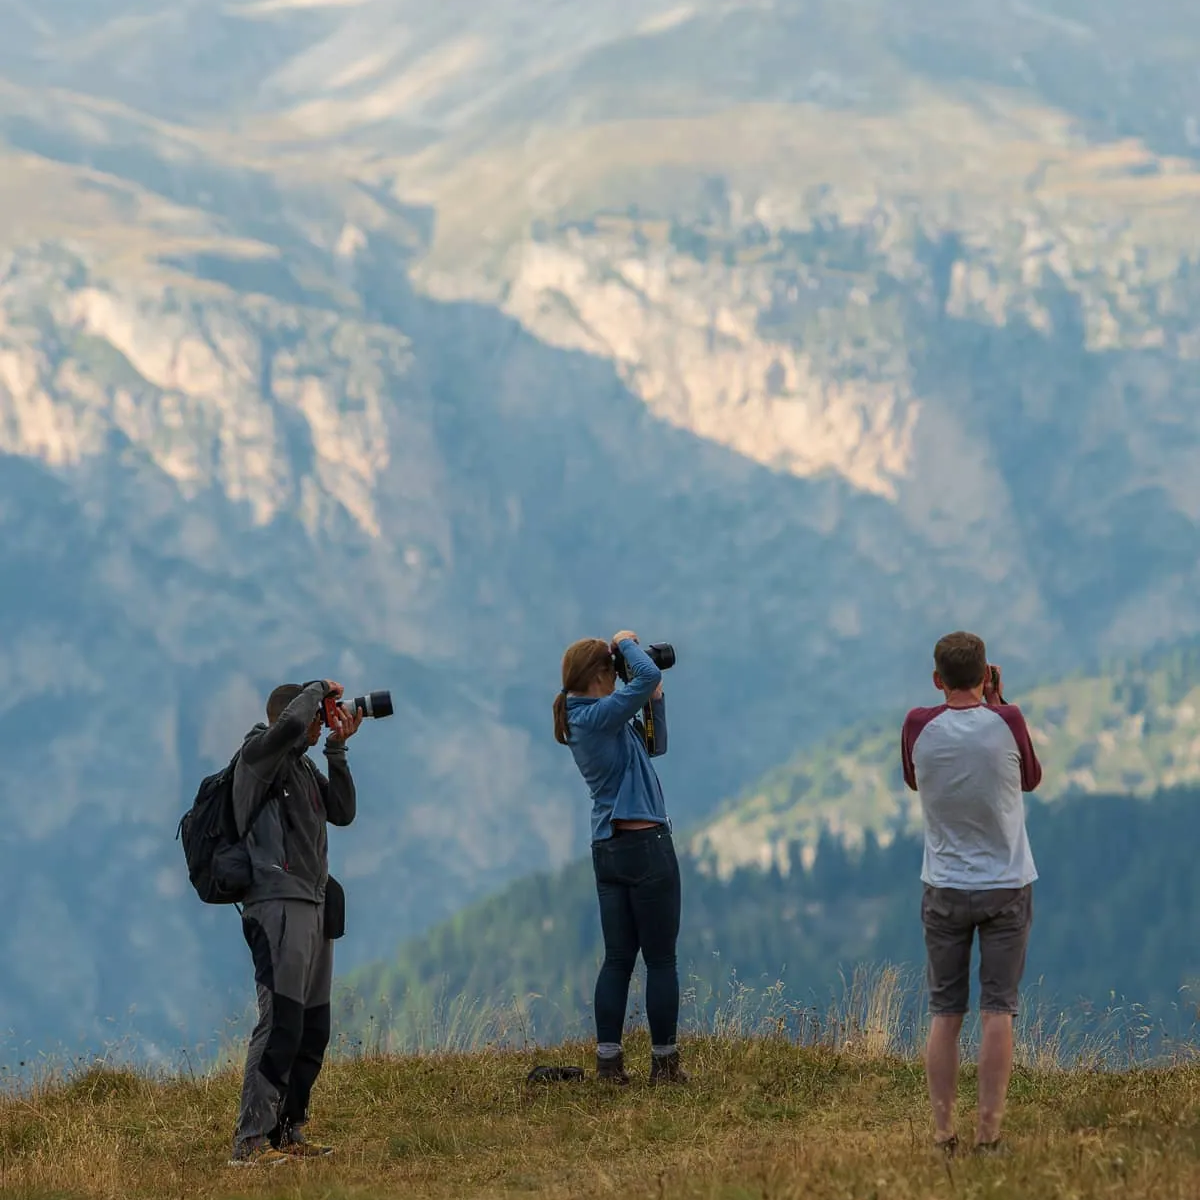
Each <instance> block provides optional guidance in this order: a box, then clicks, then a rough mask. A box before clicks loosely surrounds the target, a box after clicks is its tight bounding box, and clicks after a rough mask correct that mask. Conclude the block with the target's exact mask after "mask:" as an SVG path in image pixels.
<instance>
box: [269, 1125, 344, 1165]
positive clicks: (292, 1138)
mask: <svg viewBox="0 0 1200 1200" xmlns="http://www.w3.org/2000/svg"><path fill="white" fill-rule="evenodd" d="M279 1149H280V1150H281V1151H282V1152H283V1153H284V1154H286V1155H288V1156H289V1157H291V1158H328V1157H329V1155H331V1154H332V1153H333V1147H332V1146H322V1145H321V1143H320V1142H310V1141H309V1140H308V1138H306V1137H305V1136H304V1134H303V1133H302V1132H301V1131H300V1130H299V1129H289V1130H288V1131H287V1133H286V1134H285V1135H284V1137H283V1138H282V1139H281V1141H280V1143H279Z"/></svg>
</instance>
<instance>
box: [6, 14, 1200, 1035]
mask: <svg viewBox="0 0 1200 1200" xmlns="http://www.w3.org/2000/svg"><path fill="white" fill-rule="evenodd" d="M1048 15H1049V16H1050V17H1051V18H1052V19H1050V20H1047V16H1048ZM468 17H469V18H470V20H469V21H468V19H467V18H468ZM1064 21H1066V22H1067V23H1068V24H1067V25H1065V26H1064V25H1063V22H1064ZM1072 22H1074V24H1072ZM1081 22H1083V23H1084V24H1085V25H1086V29H1085V31H1084V32H1083V33H1081V32H1080V23H1081ZM1196 32H1197V31H1196V22H1195V18H1194V17H1193V16H1192V15H1190V14H1188V13H1176V14H1175V15H1174V17H1172V18H1171V19H1170V20H1168V9H1167V8H1166V6H1163V5H1158V4H1151V5H1150V6H1148V7H1146V8H1145V9H1144V10H1143V11H1139V12H1138V13H1136V14H1129V13H1127V12H1125V10H1122V9H1119V8H1117V6H1115V5H1114V6H1103V7H1100V8H1095V7H1093V8H1092V9H1091V10H1089V14H1088V15H1087V17H1086V18H1084V17H1081V16H1080V14H1079V13H1078V12H1075V11H1074V10H1071V9H1068V8H1067V7H1064V6H1062V5H1060V6H1058V7H1057V8H1054V9H1042V10H1036V11H1034V10H1024V9H1023V10H1021V11H1019V12H1016V11H1014V12H1013V13H997V12H993V11H992V10H991V9H989V8H986V7H985V6H983V5H972V6H968V7H965V8H964V7H962V6H953V7H952V6H950V5H948V4H938V5H933V6H927V5H926V6H922V5H917V4H916V3H911V4H900V5H893V4H887V5H885V4H882V3H878V4H876V3H863V4H860V5H858V6H857V7H856V8H855V10H854V11H853V12H851V10H848V9H846V8H845V7H844V6H839V5H833V4H817V3H811V4H806V5H799V4H786V5H785V4H768V3H759V4H737V3H718V2H717V0H711V2H707V3H702V4H696V5H692V6H690V7H681V6H678V5H676V4H674V3H665V2H662V3H658V2H657V0H656V3H654V4H651V5H647V4H633V3H622V4H613V5H608V6H606V7H605V8H604V10H603V12H600V11H597V12H595V13H590V14H588V15H586V17H585V16H583V15H581V14H580V11H579V10H578V9H577V8H576V7H575V6H566V5H562V4H552V3H549V2H548V0H546V2H541V0H506V2H505V3H502V4H498V5H493V6H490V7H489V8H488V9H487V11H486V12H483V11H482V10H480V9H479V8H478V6H473V7H471V8H470V9H469V10H468V8H467V6H465V5H462V4H446V5H440V6H429V5H417V4H415V3H412V2H409V0H367V2H364V3H360V4H353V5H344V4H328V3H327V4H312V3H303V4H297V3H292V2H282V0H269V2H262V3H249V4H240V5H226V4H223V3H217V2H216V0H192V2H191V3H187V4H180V5H172V6H168V5H165V4H162V3H154V2H151V0H103V2H100V0H97V2H95V3H92V2H91V0H89V2H88V3H86V4H85V3H82V2H80V0H72V2H68V0H55V2H54V3H47V4H44V5H42V6H40V8H39V9H38V10H37V11H36V12H34V11H32V10H30V9H29V7H28V6H20V7H17V8H9V9H7V10H5V12H4V13H3V14H0V76H2V77H3V85H2V86H0V213H2V214H3V217H4V220H3V222H0V454H3V456H4V457H3V458H0V522H2V523H3V529H2V536H0V580H2V581H3V582H2V584H0V612H2V613H3V614H4V616H5V618H6V635H7V636H6V639H5V642H4V645H3V649H2V655H3V660H4V663H5V667H6V675H5V678H6V681H7V683H8V685H9V686H8V687H7V689H6V695H7V697H8V699H7V700H6V701H5V702H4V705H5V708H4V711H5V712H7V713H10V714H11V720H12V722H13V724H14V729H15V730H19V731H20V734H19V736H18V737H17V738H16V741H17V745H16V746H15V748H14V751H13V754H12V756H11V764H10V770H9V771H8V772H6V775H5V778H4V782H3V784H0V809H2V810H3V812H4V813H5V814H6V815H7V816H8V817H9V820H8V821H6V822H5V825H4V832H3V834H2V835H0V838H2V839H3V840H2V841H0V845H3V853H4V856H5V860H6V861H9V862H13V863H19V864H20V868H21V870H20V872H19V874H20V886H21V888H22V892H21V894H22V895H23V896H25V897H26V903H25V905H24V906H23V908H22V913H23V916H22V924H21V927H20V929H21V932H20V933H19V936H18V934H17V933H16V932H7V933H0V949H3V950H4V952H5V953H7V954H10V955H18V954H23V955H27V956H29V957H28V962H29V963H30V964H31V965H30V966H29V968H28V972H27V974H28V978H27V981H26V983H25V984H24V985H23V990H21V991H19V992H18V991H17V989H15V988H14V989H12V990H11V991H9V992H6V993H5V995H4V996H3V997H2V998H0V1025H3V1026H5V1027H9V1026H11V1027H12V1028H14V1029H17V1030H19V1031H20V1036H22V1037H30V1038H35V1039H36V1038H38V1037H42V1036H55V1037H62V1038H66V1039H68V1040H72V1039H75V1038H77V1037H86V1038H90V1039H92V1040H93V1041H95V1040H96V1039H101V1040H102V1039H103V1037H104V1032H105V1029H106V1024H105V1022H106V1019H107V1018H109V1017H111V1016H113V1015H114V1014H115V1013H121V1012H126V1011H127V1010H128V1009H129V1007H130V1006H131V1005H136V1006H137V1020H138V1022H139V1023H141V1024H142V1026H143V1030H142V1031H143V1036H144V1037H145V1038H147V1039H149V1040H152V1041H153V1042H154V1043H155V1044H156V1045H158V1046H160V1047H162V1048H163V1049H164V1052H166V1051H167V1050H169V1048H170V1047H171V1046H172V1045H173V1044H177V1043H178V1041H179V1040H180V1039H181V1038H185V1037H192V1036H198V1035H199V1031H201V1030H207V1029H209V1028H211V1027H212V1025H213V1024H214V1023H215V1022H217V1021H218V1020H219V1018H220V1016H221V1015H223V1013H225V1012H226V1011H228V1009H229V1007H230V1005H232V1004H233V1003H235V998H238V999H240V998H244V997H245V995H246V989H245V987H244V974H245V964H244V963H243V961H242V959H243V958H244V952H243V951H242V949H241V946H240V944H239V940H238V934H237V932H236V923H235V922H234V921H233V919H232V918H231V917H230V915H229V914H224V913H207V912H201V911H200V910H199V908H198V905H197V904H196V903H195V902H194V900H193V899H192V898H191V897H190V896H188V895H187V894H186V893H185V892H184V891H183V884H182V870H181V868H182V862H181V858H180V856H179V854H178V850H177V848H176V847H175V846H174V845H173V843H172V842H171V840H170V836H171V834H173V832H174V825H175V822H176V820H177V818H178V814H179V811H180V810H181V809H182V807H183V805H184V804H185V803H186V802H187V800H188V799H189V797H190V795H191V792H192V790H193V788H194V785H195V782H196V780H197V779H198V777H199V775H200V774H201V773H202V772H203V771H205V770H208V769H211V768H212V767H213V766H214V765H216V764H217V763H219V762H222V761H224V759H225V758H226V756H227V755H228V753H229V751H230V748H231V747H232V746H233V745H235V744H236V741H237V739H238V737H239V736H240V734H241V732H242V730H243V728H244V727H245V726H246V725H247V724H249V723H250V722H251V721H252V720H254V719H256V718H257V716H258V712H259V710H260V707H261V699H262V696H263V695H264V694H265V693H266V691H267V690H269V688H270V687H271V686H272V685H274V684H275V683H276V682H278V681H279V680H280V679H281V678H308V677H312V676H314V675H316V674H318V673H319V674H326V673H330V672H332V673H334V674H338V675H342V676H344V677H345V682H346V683H347V685H348V686H350V687H352V688H354V689H355V690H357V689H359V688H365V687H385V686H391V687H392V688H393V689H394V691H395V692H396V695H397V700H398V712H397V716H396V717H395V718H394V719H393V720H392V721H391V722H385V723H383V724H381V725H377V726H376V725H372V726H370V727H368V728H366V729H364V730H363V731H362V733H361V734H360V735H359V737H358V739H356V742H355V743H354V762H355V766H356V771H357V772H358V775H359V779H360V783H361V790H362V794H363V805H362V814H363V815H362V818H361V820H360V822H359V823H358V824H357V825H356V826H355V827H354V828H353V829H351V830H349V831H346V833H345V834H339V836H338V837H337V838H336V839H335V863H334V868H335V871H337V872H338V873H339V874H340V875H341V876H343V877H344V878H345V879H346V881H347V882H348V884H349V885H350V893H351V894H350V903H351V913H350V933H349V934H348V936H347V938H346V940H345V942H343V944H342V946H341V947H340V948H339V950H340V953H341V955H342V959H343V961H344V962H345V963H347V964H355V963H363V962H366V961H369V960H371V959H373V958H377V957H379V956H380V955H382V954H383V953H385V952H386V951H387V950H389V949H390V948H391V947H392V946H393V945H394V944H395V942H396V940H397V939H398V938H401V937H404V936H407V935H409V934H412V933H415V932H417V931H419V930H421V929H423V928H426V927H427V926H428V925H429V924H431V923H432V922H435V921H437V920H439V919H441V918H443V917H445V916H447V915H448V914H450V913H451V912H453V911H455V909H457V908H458V907H459V906H461V905H462V904H464V903H467V902H469V901H471V900H473V899H475V898H477V897H479V896H481V895H484V894H486V893H487V892H488V891H489V890H491V889H493V888H495V887H497V886H499V885H500V884H502V883H503V881H505V880H507V879H510V878H512V877H513V876H516V875H519V874H521V873H523V872H525V871H526V870H528V869H529V867H530V866H531V865H533V864H535V863H543V862H544V863H546V864H549V865H556V864H561V863H563V862H566V861H568V860H569V859H570V858H571V857H572V856H573V855H574V854H576V853H577V852H578V851H579V850H580V849H581V848H582V847H583V845H584V842H585V838H586V813H585V811H584V802H583V797H582V796H581V794H580V792H579V788H578V783H577V781H576V780H575V778H574V776H573V774H572V771H571V769H570V763H569V760H566V759H565V758H564V755H563V754H562V752H561V750H560V748H558V747H556V746H554V745H553V743H552V741H551V739H550V738H549V735H548V704H549V699H550V697H551V696H552V695H553V691H554V689H555V687H556V684H557V670H558V656H559V654H560V652H561V648H562V647H563V646H564V645H565V644H566V643H567V642H568V641H569V640H571V639H572V638H574V637H576V636H578V635H580V634H582V633H586V632H596V631H599V632H602V633H603V632H607V631H608V630H610V629H611V628H616V627H617V626H619V625H622V624H631V625H633V626H634V627H635V628H638V629H639V630H640V631H641V632H642V633H643V634H644V635H645V636H647V637H654V638H660V637H661V638H670V639H671V640H672V641H674V642H675V643H676V644H677V645H678V646H679V648H680V665H679V667H678V668H676V671H675V672H674V673H673V674H672V676H671V677H670V681H669V682H670V695H671V701H670V702H671V711H672V722H673V730H672V740H673V751H672V756H671V760H672V761H671V762H670V763H668V764H666V765H665V767H664V773H665V775H666V777H667V783H668V787H669V789H670V793H671V796H672V798H673V799H672V804H673V809H674V811H675V813H676V816H677V818H678V819H679V820H680V821H681V822H682V823H684V824H686V825H688V826H696V825H698V824H699V823H701V822H702V821H703V820H704V819H705V818H706V817H707V816H709V815H710V814H711V813H712V811H713V810H714V808H715V807H716V806H717V804H718V802H719V801H720V800H721V799H722V798H723V797H726V796H729V795H735V794H739V793H740V792H742V791H743V789H745V788H746V787H747V786H748V785H749V784H750V782H751V781H753V780H754V779H757V778H759V777H760V776H761V775H762V772H763V770H764V769H765V768H766V767H768V766H770V765H771V764H774V763H777V762H779V761H780V760H781V759H783V758H784V756H785V755H787V754H790V753H792V752H793V751H794V750H795V748H796V746H797V744H815V743H817V742H819V740H820V739H821V737H822V736H823V735H825V734H828V733H831V732H832V731H835V730H837V729H839V728H842V727H844V726H845V724H846V723H847V722H851V721H855V720H859V719H862V718H864V717H867V716H869V715H871V714H872V713H874V712H875V711H876V710H877V707H878V702H879V699H878V698H879V696H880V695H888V696H895V695H900V694H902V690H903V689H906V688H907V687H909V686H911V680H912V679H914V678H917V677H919V675H920V674H922V673H923V672H924V671H925V669H926V657H927V651H926V649H925V647H927V646H928V645H930V644H932V641H933V639H934V638H935V637H936V636H937V635H938V634H939V633H941V632H944V630H945V629H946V628H947V627H950V626H959V625H967V626H971V627H977V628H980V629H981V631H983V632H985V633H986V634H987V636H988V639H989V643H990V644H991V645H992V647H993V650H994V652H995V653H996V655H997V656H998V657H1000V658H1002V660H1003V661H1004V662H1005V663H1006V665H1008V667H1009V670H1010V679H1011V682H1012V685H1013V687H1014V688H1019V686H1020V685H1021V682H1022V680H1023V679H1026V680H1027V679H1030V678H1032V677H1033V676H1034V675H1035V673H1036V674H1037V676H1038V677H1043V676H1045V675H1046V674H1053V673H1054V672H1060V671H1064V670H1068V669H1070V668H1071V667H1073V666H1074V665H1075V664H1076V663H1078V662H1080V661H1091V660H1092V658H1093V657H1094V656H1095V655H1096V654H1097V653H1101V652H1108V653H1125V652H1128V651H1137V650H1141V649H1143V648H1145V647H1147V646H1149V645H1151V644H1153V643H1154V642H1156V641H1159V640H1169V639H1174V638H1176V637H1179V636H1182V635H1186V634H1189V633H1193V632H1195V631H1196V629H1197V628H1198V625H1197V618H1196V612H1195V608H1194V605H1193V604H1192V601H1191V598H1192V596H1193V595H1194V593H1195V587H1196V583H1197V579H1196V571H1197V566H1196V562H1197V557H1196V554H1195V549H1196V545H1197V530H1196V523H1197V517H1198V514H1200V493H1198V492H1197V484H1196V477H1195V471H1194V469H1193V463H1194V458H1195V452H1196V443H1197V438H1198V437H1200V416H1198V415H1197V414H1200V406H1198V405H1197V404H1196V396H1195V387H1196V385H1195V372H1194V360H1195V356H1196V347H1197V342H1196V334H1195V322H1194V317H1193V315H1192V314H1193V312H1194V300H1195V278H1194V274H1195V273H1194V269H1193V266H1192V264H1193V262H1194V260H1195V256H1196V236H1197V235H1196V229H1197V228H1198V225H1197V222H1196V220H1195V217H1196V208H1197V197H1198V196H1200V185H1198V183H1197V172H1196V169H1195V164H1194V163H1193V162H1192V161H1191V159H1190V158H1187V157H1186V155H1188V154H1189V153H1190V150H1191V142H1190V141H1189V137H1190V135H1189V134H1188V127H1187V124H1186V120H1184V122H1183V126H1182V127H1181V126H1180V121H1179V119H1178V116H1179V115H1180V114H1186V113H1187V112H1189V111H1190V107H1189V106H1194V104H1193V102H1194V100H1195V88H1196V85H1195V79H1194V76H1193V75H1192V73H1191V70H1190V61H1191V60H1188V59H1187V57H1186V52H1187V51H1188V49H1189V47H1194V45H1195V43H1196ZM1018 53H1019V54H1020V56H1021V58H1022V60H1023V61H1024V66H1018V65H1015V58H1014V55H1016V54H1018ZM950 62H954V63H957V64H959V68H958V70H957V71H956V72H951V71H949V70H948V69H947V66H946V64H947V63H950ZM1049 68H1054V69H1049ZM1128 81H1136V82H1137V84H1138V86H1137V87H1135V88H1130V87H1125V86H1124V84H1125V83H1126V82H1128ZM1163 113H1167V114H1175V115H1174V116H1163V115H1162V114H1163ZM1172 121H1174V125H1172ZM865 681H869V684H868V683H865ZM114 881H119V883H120V886H118V885H117V883H116V882H114ZM14 886H15V885H14ZM131 914H132V915H131ZM226 918H229V919H226ZM68 942H69V944H70V951H69V953H67V952H66V951H64V952H63V953H62V954H61V955H59V954H57V953H53V954H52V953H51V952H50V951H45V952H44V953H43V955H42V956H41V957H38V956H33V954H32V951H31V950H30V949H29V947H30V946H33V945H43V946H51V947H52V946H54V945H56V944H61V945H66V944H67V943H68ZM168 964H169V969H168ZM64 980H71V981H74V982H75V983H78V984H79V987H80V991H79V995H80V996H81V997H82V999H80V1000H78V1001H76V1000H74V999H72V992H71V988H70V987H67V986H65V985H64V984H63V981H64ZM239 984H240V985H241V986H240V989H239V990H235V991H233V992H231V991H230V989H231V988H236V987H237V986H238V985H239Z"/></svg>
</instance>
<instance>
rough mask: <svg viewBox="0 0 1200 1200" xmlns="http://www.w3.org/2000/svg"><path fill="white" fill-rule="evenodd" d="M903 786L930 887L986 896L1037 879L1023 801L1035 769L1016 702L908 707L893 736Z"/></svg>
mask: <svg viewBox="0 0 1200 1200" xmlns="http://www.w3.org/2000/svg"><path fill="white" fill-rule="evenodd" d="M900 746H901V757H902V759H903V762H904V781H905V783H907V784H908V786H909V787H910V788H912V789H913V791H915V792H918V793H919V794H920V797H921V812H922V815H923V816H924V822H925V861H924V864H923V866H922V870H921V878H922V879H923V880H924V881H925V883H927V884H929V885H930V886H931V887H945V888H958V889H961V890H963V891H988V890H991V889H993V888H1019V887H1024V886H1025V885H1026V884H1027V883H1032V882H1033V881H1034V880H1035V879H1036V878H1037V868H1036V867H1035V866H1034V863H1033V853H1032V851H1031V850H1030V848H1029V835H1028V833H1027V832H1026V830H1025V800H1024V796H1023V794H1022V793H1024V792H1032V791H1033V790H1034V788H1036V787H1037V785H1038V784H1039V783H1040V782H1041V779H1042V767H1041V764H1040V763H1039V762H1038V758H1037V754H1036V753H1034V749H1033V743H1032V741H1030V738H1029V729H1028V727H1027V726H1026V724H1025V718H1024V716H1022V714H1021V710H1020V709H1019V708H1017V706H1016V705H1015V704H998V705H987V704H978V705H973V706H972V707H970V708H950V707H949V706H948V705H945V704H939V705H938V706H937V707H935V708H914V709H913V710H912V712H910V713H909V714H908V716H907V717H906V718H905V721H904V729H903V731H902V733H901V735H900Z"/></svg>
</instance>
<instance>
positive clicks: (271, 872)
mask: <svg viewBox="0 0 1200 1200" xmlns="http://www.w3.org/2000/svg"><path fill="white" fill-rule="evenodd" d="M385 696H386V693H374V694H373V695H372V697H371V700H375V699H376V698H377V697H380V698H381V697H385ZM341 697H342V687H341V685H340V684H338V683H334V682H332V681H331V680H319V681H316V682H313V683H309V684H306V685H304V686H301V685H299V684H284V685H283V686H281V687H277V688H276V689H275V690H274V691H273V692H272V693H271V695H270V698H269V699H268V700H267V724H265V725H264V724H261V723H260V724H258V725H255V726H254V728H253V729H251V730H250V732H249V733H248V734H247V735H246V738H245V741H244V742H243V744H242V748H241V750H240V751H239V754H238V757H237V760H236V766H235V767H234V775H233V811H234V817H235V820H236V823H237V831H238V834H239V836H242V837H244V838H245V844H246V847H247V849H248V851H249V858H250V863H251V865H252V868H253V882H252V883H251V885H250V887H249V889H248V891H247V893H246V896H245V900H244V904H243V909H242V932H243V934H244V936H245V938H246V943H247V944H248V945H249V947H250V953H251V955H252V957H253V960H254V981H255V984H256V987H257V992H258V1023H257V1025H255V1027H254V1032H253V1034H252V1035H251V1038H250V1048H249V1051H248V1053H247V1055H246V1070H245V1076H244V1079H243V1084H242V1100H241V1109H240V1112H239V1115H238V1121H237V1130H236V1132H235V1135H234V1147H233V1157H232V1159H231V1160H230V1165H231V1166H273V1165H277V1164H279V1163H282V1162H286V1161H288V1160H289V1159H290V1158H297V1157H320V1156H323V1155H326V1154H329V1153H331V1148H330V1147H328V1146H318V1145H316V1144H314V1143H312V1142H309V1141H308V1140H307V1139H306V1138H305V1136H304V1132H303V1127H304V1125H305V1124H306V1122H307V1120H308V1103H309V1096H310V1094H311V1092H312V1088H313V1084H314V1083H315V1082H316V1080H317V1076H318V1075H319V1074H320V1071H321V1066H322V1063H323V1062H324V1057H325V1050H326V1047H327V1046H328V1043H329V1033H330V992H331V988H332V983H333V942H334V940H335V939H336V938H339V937H341V936H342V933H343V931H344V923H345V905H344V894H343V892H342V889H341V886H340V885H339V884H338V883H337V881H336V880H335V879H333V878H332V877H331V876H330V874H329V849H328V838H327V834H326V828H325V827H326V823H328V824H330V825H338V826H344V825H349V824H350V823H351V822H352V821H353V820H354V816H355V811H356V805H357V801H356V795H355V789H354V780H353V778H352V777H351V775H350V767H349V765H348V764H347V762H346V742H347V740H348V739H349V738H351V737H353V736H354V734H355V733H356V732H357V731H358V728H359V726H360V725H361V724H362V721H363V718H364V716H366V715H386V713H383V712H380V713H377V714H372V713H371V710H370V703H371V700H365V701H364V698H362V697H360V698H358V699H356V700H355V701H354V705H353V708H350V707H347V706H346V705H343V704H341V703H339V701H340V700H341ZM388 704H389V707H388V709H387V711H388V712H390V711H391V710H390V701H388ZM322 726H325V727H327V728H328V729H329V736H328V738H326V741H325V759H326V762H327V763H328V766H329V776H328V778H326V776H325V775H323V774H322V773H321V772H320V771H319V770H318V769H317V768H316V766H315V765H314V764H313V762H312V760H311V759H310V758H309V757H308V753H307V752H308V750H309V749H311V748H312V747H313V746H315V745H316V744H317V742H318V741H319V740H320V737H321V729H322Z"/></svg>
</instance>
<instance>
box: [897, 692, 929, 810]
mask: <svg viewBox="0 0 1200 1200" xmlns="http://www.w3.org/2000/svg"><path fill="white" fill-rule="evenodd" d="M920 713H921V710H920V709H919V708H914V709H913V710H912V712H910V713H909V714H908V716H907V717H905V718H904V726H903V728H902V729H901V730H900V762H901V765H902V766H903V767H904V782H905V783H907V784H908V786H909V787H910V788H912V790H913V791H914V792H915V791H916V790H917V768H916V764H915V763H914V762H913V747H914V746H915V745H916V744H917V734H919V733H920V732H921V730H922V729H924V728H925V722H924V721H922V720H921V716H920Z"/></svg>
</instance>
